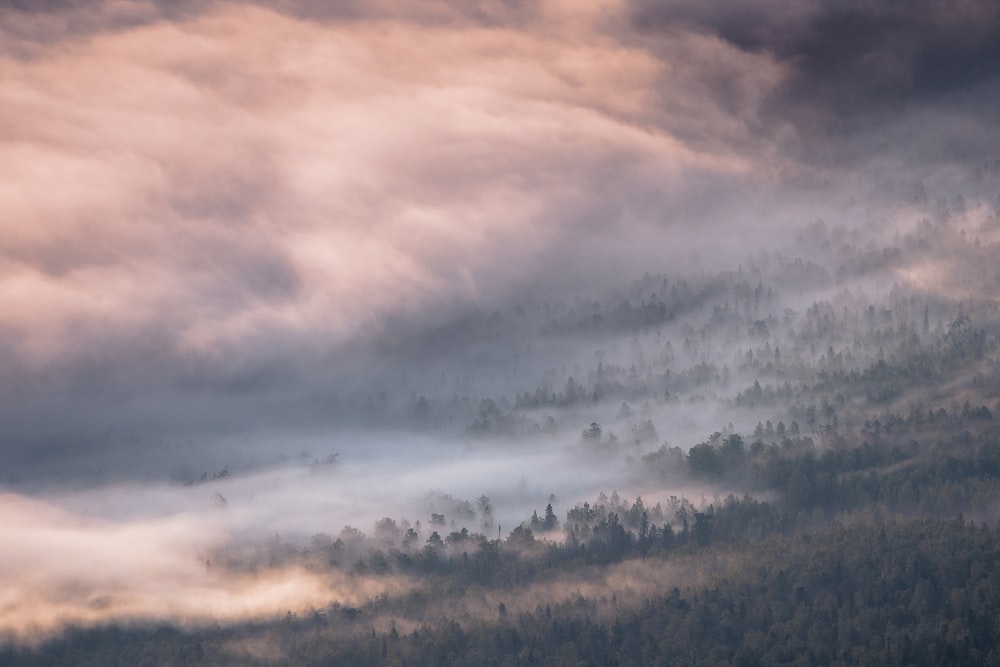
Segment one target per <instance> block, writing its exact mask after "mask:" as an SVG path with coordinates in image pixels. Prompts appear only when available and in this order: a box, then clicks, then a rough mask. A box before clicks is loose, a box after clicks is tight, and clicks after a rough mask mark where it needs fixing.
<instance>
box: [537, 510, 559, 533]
mask: <svg viewBox="0 0 1000 667" xmlns="http://www.w3.org/2000/svg"><path fill="white" fill-rule="evenodd" d="M541 527H542V530H544V531H546V532H548V531H553V530H555V529H556V528H558V527H559V519H557V518H556V513H555V512H554V511H553V510H552V503H549V504H548V505H546V506H545V518H544V519H542V523H541Z"/></svg>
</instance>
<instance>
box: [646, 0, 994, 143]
mask: <svg viewBox="0 0 1000 667" xmlns="http://www.w3.org/2000/svg"><path fill="white" fill-rule="evenodd" d="M632 22H633V27H634V28H635V30H636V34H637V35H639V36H645V37H646V38H647V39H648V38H650V36H653V42H654V43H655V41H656V40H657V39H659V38H656V37H655V36H656V35H668V34H670V31H671V30H673V31H678V30H679V31H683V30H695V31H699V32H702V33H704V34H708V35H713V36H716V37H718V38H719V39H722V40H724V41H725V42H726V43H729V44H732V45H734V46H736V47H738V48H739V49H741V50H743V51H745V52H747V53H748V54H756V55H765V56H767V57H770V58H773V59H774V60H775V61H776V62H777V63H779V64H781V66H782V67H784V68H785V69H786V73H785V76H784V78H783V80H782V81H781V82H780V84H779V85H777V86H776V87H775V88H774V90H773V91H772V92H771V94H770V95H769V96H768V99H767V100H766V103H765V106H764V109H765V113H766V116H767V117H768V118H769V119H770V122H771V123H773V122H775V121H787V122H791V123H792V124H793V125H794V126H795V128H796V129H797V131H798V133H799V138H800V139H801V140H802V141H803V142H804V146H803V148H805V150H804V151H802V152H800V153H799V154H798V157H799V158H800V159H806V160H817V159H818V160H820V161H830V160H833V161H834V162H842V161H845V160H846V161H856V160H858V159H864V158H866V157H869V156H870V153H869V152H867V151H865V150H864V148H863V147H861V148H859V147H857V146H855V144H854V143H853V140H855V139H860V140H861V143H863V144H867V145H868V146H869V148H870V147H871V145H872V144H871V141H872V136H870V134H869V132H871V131H878V132H882V131H886V132H890V133H893V134H898V129H899V126H900V125H902V126H904V127H905V129H906V130H907V132H908V134H907V137H905V138H906V139H914V138H915V137H914V136H912V133H919V132H921V130H922V129H923V125H922V124H921V126H920V127H914V126H913V125H912V124H910V123H909V116H910V114H913V113H918V112H920V111H922V110H926V109H933V110H935V111H936V112H938V113H950V114H957V115H960V116H962V117H964V118H966V121H967V122H972V123H980V124H982V123H990V124H994V123H996V122H997V120H998V118H1000V116H998V105H997V104H996V102H997V101H998V92H1000V6H998V5H997V4H996V3H994V2H990V1H988V0H969V1H967V2H956V3H940V2H932V1H931V0H926V1H925V0H920V1H917V2H902V1H896V0H889V1H883V2H821V1H820V2H807V3H786V2H782V1H779V0H774V1H762V2H750V3H740V4H739V5H738V6H733V5H732V3H725V2H707V3H686V2H656V1H651V0H638V1H636V2H633V3H632ZM667 38H668V37H664V38H663V39H667ZM726 87H728V84H726V83H725V82H723V85H722V88H723V89H724V88H726ZM718 94H719V95H720V96H725V95H726V94H727V93H726V92H725V90H722V91H720V92H719V93H718ZM944 129H945V131H946V132H947V131H948V130H949V129H951V128H948V127H945V128H944ZM959 140H960V139H959ZM836 142H840V143H841V145H840V146H833V145H832V144H833V143H836ZM935 148H936V147H935ZM921 157H923V158H928V157H933V150H929V151H927V152H926V153H925V154H923V155H921Z"/></svg>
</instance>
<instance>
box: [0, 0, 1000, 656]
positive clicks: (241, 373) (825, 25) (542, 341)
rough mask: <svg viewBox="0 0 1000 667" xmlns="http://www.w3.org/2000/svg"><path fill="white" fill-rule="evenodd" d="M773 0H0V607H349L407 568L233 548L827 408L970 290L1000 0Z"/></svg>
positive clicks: (581, 487)
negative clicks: (410, 1) (372, 569)
mask: <svg viewBox="0 0 1000 667" xmlns="http://www.w3.org/2000/svg"><path fill="white" fill-rule="evenodd" d="M786 5H787V3H783V2H777V1H770V0H762V1H760V2H752V3H748V4H745V5H744V6H742V7H741V8H739V9H734V8H732V7H729V6H728V4H727V3H718V2H710V3H692V2H683V1H677V2H674V1H668V2H647V1H645V0H642V1H628V0H608V1H606V2H605V1H595V2H586V3H565V2H554V3H546V4H545V5H544V6H538V7H536V6H533V5H530V6H529V5H525V4H522V3H505V2H502V3H501V2H481V3H480V2H477V3H452V2H447V1H445V2H433V3H422V4H421V5H420V7H419V8H410V9H404V8H399V7H396V6H395V5H394V4H393V3H363V4H362V3H334V5H330V4H329V3H314V2H309V1H308V0H302V1H297V0H291V1H289V2H264V1H261V2H254V3H232V2H211V3H173V2H157V1H154V0H138V1H135V2H126V3H120V2H100V3H96V4H95V5H94V6H87V7H84V6H82V5H80V4H79V3H75V2H45V3H5V4H4V5H3V7H2V8H0V80H2V81H3V85H2V86H0V377H2V378H3V379H2V381H0V492H2V495H0V513H2V514H3V516H4V521H3V522H2V523H3V528H2V530H3V531H4V543H5V544H17V545H19V546H18V548H16V549H11V550H9V551H8V552H7V553H5V554H4V555H3V556H2V557H0V582H3V583H4V587H3V588H4V590H5V591H6V592H5V594H4V595H5V597H4V599H3V602H2V603H0V610H2V611H0V633H5V634H6V635H8V636H13V637H16V638H18V639H19V640H21V639H25V640H26V639H31V638H37V637H38V636H42V635H46V634H47V633H52V632H56V631H58V630H59V629H60V628H62V627H64V626H66V625H73V624H82V625H88V624H94V623H103V622H107V621H109V620H115V619H149V618H162V619H166V620H171V621H176V622H182V623H187V622H196V621H197V622H210V621H213V620H234V619H245V618H261V617H267V616H268V615H273V614H281V613H282V612H283V611H285V610H288V609H303V608H308V607H310V606H323V605H328V604H331V603H332V602H335V601H344V602H345V603H350V604H354V603H359V601H362V600H364V599H367V598H370V597H371V596H374V595H377V594H378V593H379V592H381V591H383V590H386V589H390V588H391V589H392V590H402V589H404V588H405V587H406V586H408V585H410V583H412V582H410V583H408V582H406V581H404V580H403V578H402V577H397V578H392V577H388V576H383V577H373V578H371V580H369V579H366V578H365V577H361V576H360V575H359V576H357V577H355V576H348V575H347V574H345V573H343V572H341V571H340V570H336V571H333V572H326V571H322V572H321V571H319V570H308V569H304V568H303V566H302V564H301V563H300V562H298V561H296V562H292V561H289V562H288V563H284V564H280V565H273V566H271V565H269V566H268V567H265V568H261V569H260V570H259V572H257V573H256V574H249V573H248V572H249V569H250V568H251V567H256V565H254V564H255V563H256V562H257V560H256V559H258V558H259V552H260V550H262V549H263V550H265V551H266V549H267V548H268V547H267V545H268V544H270V542H269V540H277V544H285V545H290V546H291V547H292V548H300V549H305V548H306V546H307V545H308V544H309V543H310V540H314V539H315V537H316V536H317V535H326V536H329V537H331V538H332V539H336V538H337V536H339V535H340V534H341V532H342V531H343V530H344V528H345V526H350V527H353V528H356V529H358V530H360V531H362V532H364V533H365V534H366V535H367V536H368V537H367V538H365V539H368V538H372V539H374V537H373V536H374V535H375V533H376V532H377V531H376V529H375V526H376V523H377V522H378V521H380V520H381V519H384V518H386V517H388V518H391V519H392V520H394V521H396V522H397V524H398V526H399V528H400V530H401V531H404V530H405V528H410V527H413V528H415V527H416V526H417V522H420V526H421V531H420V532H419V539H420V544H423V543H424V542H425V541H426V540H427V539H428V537H429V536H430V533H431V532H432V531H433V530H439V531H440V532H441V537H444V536H445V535H446V533H449V532H451V531H454V530H460V529H461V528H463V527H466V528H468V529H469V530H470V531H472V532H481V533H483V534H484V535H486V536H487V537H488V538H490V539H493V538H494V537H497V538H498V539H499V538H504V537H506V536H507V535H508V534H509V533H510V531H511V530H513V529H514V528H515V527H516V526H519V525H521V524H523V523H525V522H527V521H528V520H529V517H531V515H532V513H533V512H537V513H538V514H542V513H543V512H544V510H545V507H546V505H548V504H550V503H551V504H552V505H553V508H554V511H555V513H556V515H557V516H558V517H560V519H561V518H562V517H564V516H565V513H566V512H567V511H568V510H570V509H572V508H573V507H574V506H575V505H577V504H579V503H582V502H585V501H591V502H592V501H593V500H594V499H595V498H597V497H598V494H600V493H602V492H603V493H608V494H610V493H612V492H614V491H617V492H618V493H619V494H620V496H621V498H623V499H628V500H629V501H631V500H632V499H634V498H636V497H639V496H641V497H642V498H643V500H644V502H645V503H646V505H647V506H652V505H654V504H655V503H656V502H666V501H667V500H668V499H670V497H671V496H674V497H684V498H686V499H688V500H690V501H691V502H693V503H695V504H697V503H699V502H701V501H702V499H708V500H711V499H712V498H714V497H716V496H720V495H722V496H725V495H726V494H728V493H731V492H732V493H736V494H740V493H743V492H746V491H749V490H752V489H749V488H747V486H746V484H745V481H744V480H740V479H719V480H706V479H703V478H702V479H698V478H696V477H692V476H690V475H689V474H687V473H688V471H687V470H686V469H685V468H684V466H683V465H682V463H683V461H682V459H683V454H685V453H687V452H688V451H689V450H690V449H691V447H692V446H694V445H696V444H698V443H701V442H705V441H706V440H708V439H709V438H711V437H713V434H718V435H717V437H724V436H729V435H731V434H740V435H742V436H744V437H745V438H746V440H747V443H748V444H749V443H750V442H751V440H752V439H753V438H754V437H758V438H759V437H760V435H759V432H758V433H757V435H753V434H754V433H755V429H756V428H757V427H758V425H760V427H761V428H764V424H767V428H768V429H771V428H773V427H776V426H777V425H778V424H780V427H778V428H780V429H785V428H786V426H787V428H788V429H791V428H792V424H793V423H794V424H795V426H796V428H799V427H801V429H802V433H803V434H804V435H808V436H809V437H812V438H814V440H815V441H816V442H817V443H820V444H822V443H824V442H826V441H828V440H832V439H834V437H835V434H834V429H833V428H831V426H832V425H833V424H835V423H836V422H835V421H834V420H835V419H836V420H838V421H839V420H843V421H844V422H845V423H863V422H864V421H865V419H866V418H868V417H869V416H870V412H871V411H870V410H868V408H867V407H866V406H867V404H865V403H864V398H865V397H857V396H855V397H853V398H852V397H851V396H847V397H846V398H845V397H844V396H843V395H842V394H843V392H841V395H840V396H839V397H838V396H837V395H836V392H830V394H829V395H827V394H821V393H810V392H812V391H813V390H814V388H815V387H822V381H823V380H824V378H826V377H827V375H824V374H825V373H830V372H834V371H843V372H848V371H857V372H859V373H863V372H864V371H865V369H867V368H869V367H871V366H872V365H873V364H876V363H877V362H878V361H879V360H880V359H883V358H884V357H885V356H886V355H887V354H889V355H891V354H892V350H893V349H896V347H898V346H903V347H905V346H906V345H910V344H912V345H917V344H930V343H931V342H932V341H938V340H945V341H951V342H952V343H954V345H955V346H960V345H963V344H965V343H964V342H963V341H965V338H963V336H966V337H969V336H974V335H975V332H976V330H977V327H978V328H984V327H991V326H994V325H995V324H996V323H997V320H998V316H997V308H996V304H995V295H996V293H997V289H998V288H1000V270H998V269H997V266H998V264H997V263H996V261H995V259H996V257H997V252H998V248H1000V162H998V159H1000V155H997V153H996V146H997V145H1000V143H998V139H1000V132H998V120H1000V118H998V111H997V110H998V109H1000V79H998V74H997V73H998V72H1000V68H998V67H996V66H995V65H996V62H997V57H998V53H1000V50H998V49H1000V47H998V46H997V45H998V44H1000V14H998V10H997V8H996V7H994V6H993V5H992V4H991V3H989V2H986V1H985V0H983V1H976V0H973V1H970V2H964V3H960V4H959V5H956V6H953V7H950V8H949V9H948V10H947V11H945V10H944V9H942V8H941V7H939V6H938V5H937V4H935V3H930V2H918V3H912V4H911V5H907V6H906V7H903V6H902V5H900V4H899V3H896V2H889V1H887V2H878V3H860V2H849V3H836V4H835V3H828V2H822V1H820V0H815V1H811V2H805V3H796V4H795V7H794V8H793V7H790V6H786ZM949 336H950V338H949ZM914 341H915V342H914ZM984 372H985V371H984ZM980 380H981V377H980V374H979V373H975V374H972V373H970V374H969V376H968V377H964V376H963V378H962V379H960V380H956V383H957V384H956V385H953V386H952V388H953V389H954V388H955V387H957V391H960V392H964V394H963V395H966V396H968V397H969V398H971V399H973V400H974V399H975V398H976V397H977V396H978V395H979V393H978V392H979V391H980V389H979V388H978V387H979V386H980V385H978V384H977V383H978V382H980ZM885 384H886V386H885V387H881V388H879V389H878V390H877V391H876V390H872V391H874V392H876V393H878V391H881V392H882V393H881V394H878V395H877V396H875V397H874V398H873V397H872V395H869V396H868V398H869V399H871V400H872V401H874V400H875V398H877V399H878V400H879V401H882V402H880V403H877V405H879V406H892V407H897V406H908V405H911V404H913V405H916V404H918V403H920V402H921V401H926V400H927V399H928V396H930V395H932V394H929V393H927V392H923V393H921V392H918V391H917V390H916V389H915V388H912V387H904V386H901V385H900V386H896V384H893V383H891V382H888V381H887V382H886V383H885ZM897 384H898V383H897ZM890 385H891V386H890ZM870 394H871V392H870ZM817 397H818V398H817ZM834 408H835V409H834ZM880 409H881V408H880ZM817 411H819V413H820V415H819V416H818V417H817ZM807 420H808V421H807ZM592 425H595V426H598V427H599V428H598V429H597V430H592ZM789 432H790V431H789ZM774 439H775V440H777V439H779V438H778V436H774ZM673 448H677V449H676V450H675V449H673ZM671 452H673V453H671ZM677 452H680V455H681V456H680V457H679V458H678V455H677ZM678 461H681V463H678ZM483 497H485V498H486V499H487V500H488V501H489V505H490V510H489V512H485V511H484V509H483V505H482V504H480V499H482V498H483ZM433 515H438V516H443V517H444V519H443V521H444V522H443V523H441V524H432V523H431V519H432V516H433ZM668 519H672V517H668ZM561 538H562V536H561V534H560V533H559V532H558V531H555V532H552V533H549V534H548V535H547V536H546V539H550V540H553V541H557V540H559V539H561ZM69 554H76V557H71V556H70V555H69ZM247 554H257V555H247ZM213 559H214V561H213V562H219V559H222V560H223V561H225V560H226V559H230V560H232V562H233V563H235V565H233V566H232V567H223V566H221V565H220V566H211V567H209V566H207V565H206V561H212V560H213ZM293 560H294V559H293ZM344 565H345V566H349V565H350V563H344ZM338 573H340V574H338ZM15 583H16V586H15V585H14V584H15ZM209 599H211V600H214V602H213V603H211V604H209V603H206V602H205V601H206V600H209Z"/></svg>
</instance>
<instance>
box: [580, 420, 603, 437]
mask: <svg viewBox="0 0 1000 667" xmlns="http://www.w3.org/2000/svg"><path fill="white" fill-rule="evenodd" d="M581 435H582V436H583V437H584V438H585V439H587V440H600V439H601V425H600V424H598V423H597V422H590V426H588V427H587V428H585V429H583V433H581Z"/></svg>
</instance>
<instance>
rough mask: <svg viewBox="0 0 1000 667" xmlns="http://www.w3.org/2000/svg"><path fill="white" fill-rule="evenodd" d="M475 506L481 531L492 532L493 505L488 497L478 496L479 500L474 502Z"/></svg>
mask: <svg viewBox="0 0 1000 667" xmlns="http://www.w3.org/2000/svg"><path fill="white" fill-rule="evenodd" d="M476 506H477V507H478V508H479V522H480V525H481V526H482V527H483V530H493V526H494V523H493V503H492V502H491V501H490V499H489V497H488V496H485V495H482V496H479V499H478V500H476Z"/></svg>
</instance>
